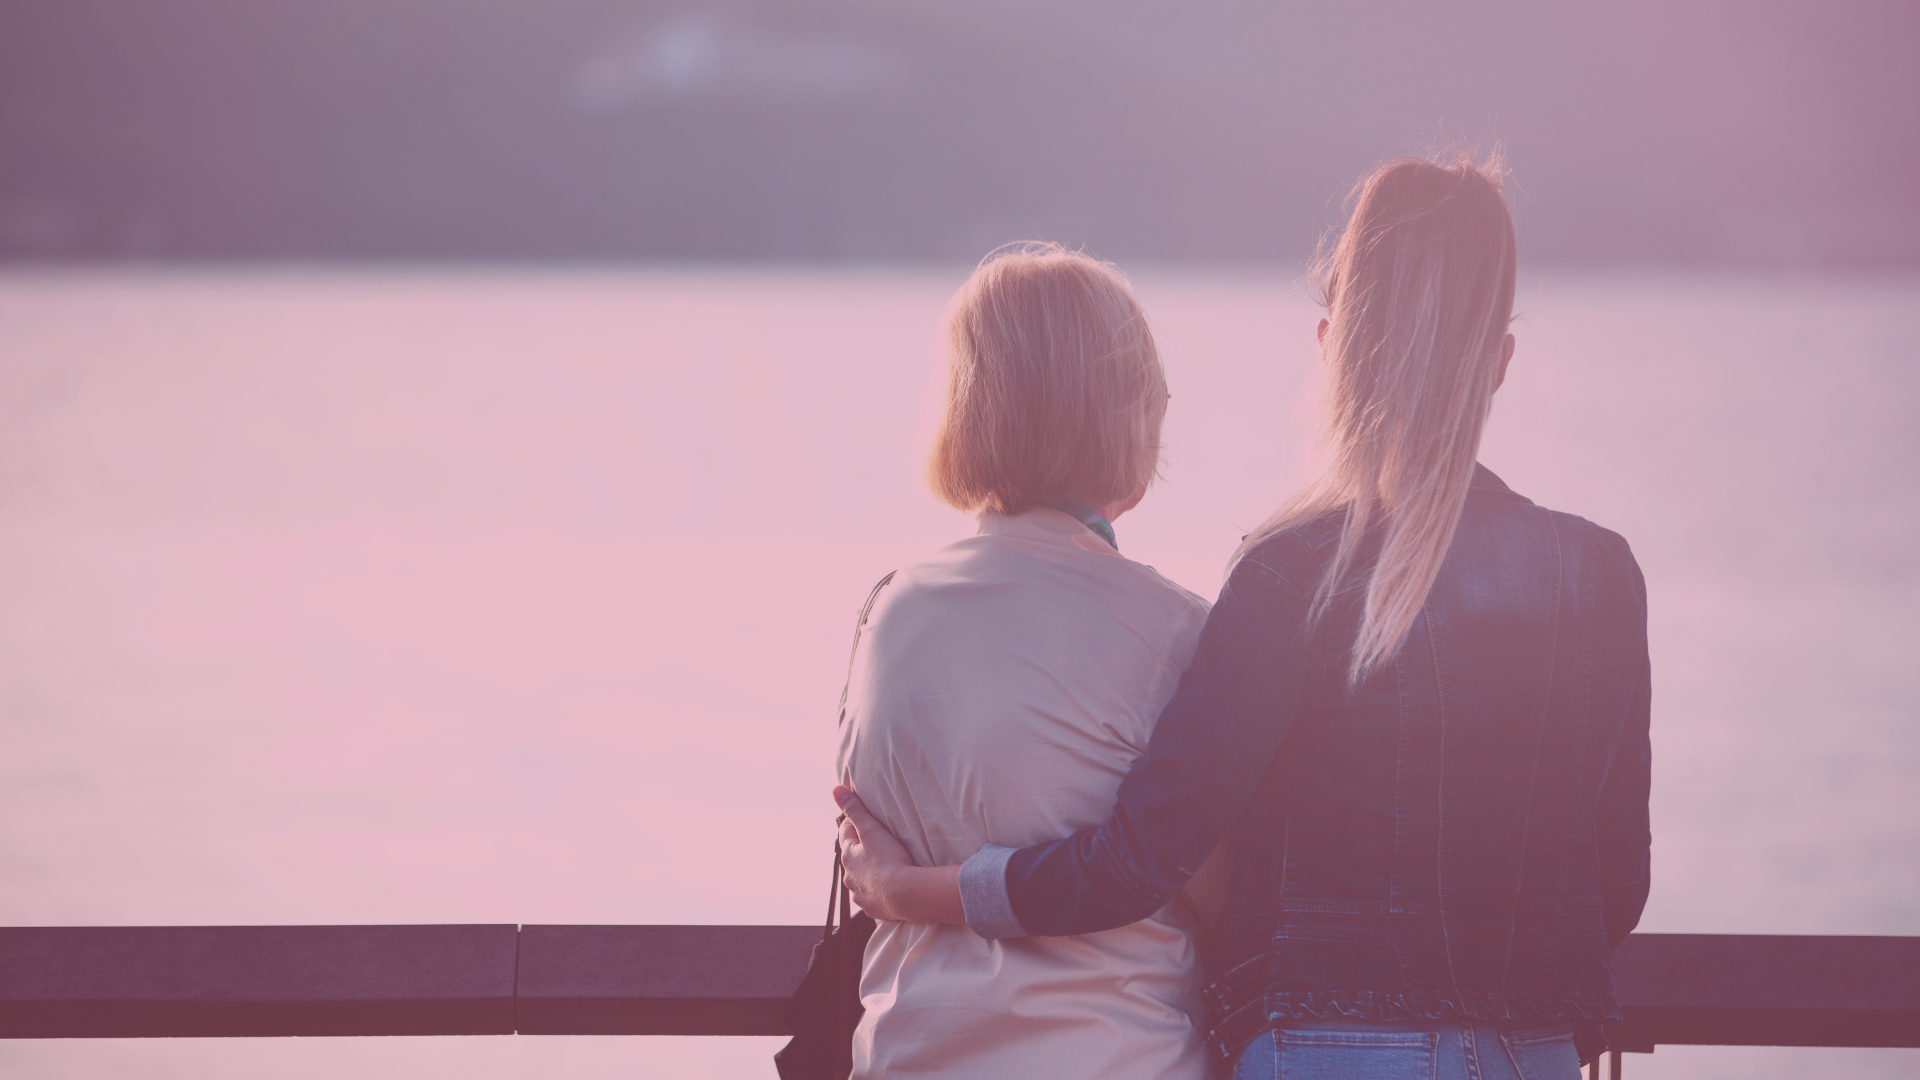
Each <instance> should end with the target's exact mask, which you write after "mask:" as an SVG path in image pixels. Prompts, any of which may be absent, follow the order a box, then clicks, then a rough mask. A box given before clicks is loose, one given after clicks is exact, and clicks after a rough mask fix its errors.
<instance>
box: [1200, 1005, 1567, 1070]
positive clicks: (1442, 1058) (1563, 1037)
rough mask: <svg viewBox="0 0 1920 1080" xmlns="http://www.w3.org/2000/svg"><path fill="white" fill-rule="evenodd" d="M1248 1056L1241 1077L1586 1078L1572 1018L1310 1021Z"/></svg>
mask: <svg viewBox="0 0 1920 1080" xmlns="http://www.w3.org/2000/svg"><path fill="white" fill-rule="evenodd" d="M1299 1025H1300V1026H1297V1027H1285V1028H1280V1029H1278V1030H1274V1031H1269V1032H1266V1033H1265V1034H1263V1035H1261V1036H1260V1037H1259V1038H1258V1039H1255V1040H1254V1041H1253V1043H1252V1045H1250V1046H1248V1047H1247V1048H1246V1050H1244V1051H1242V1052H1241V1054H1240V1062H1239V1064H1238V1065H1236V1066H1235V1067H1234V1070H1233V1080H1578V1077H1579V1076H1580V1058H1579V1055H1578V1054H1577V1053H1575V1051H1574V1049H1573V1029H1572V1028H1571V1027H1569V1026H1568V1025H1565V1024H1558V1025H1553V1026H1548V1027H1527V1028H1515V1027H1513V1026H1512V1025H1511V1024H1457V1023H1456V1024H1447V1023H1441V1022H1438V1021H1418V1020H1416V1021H1403V1022H1383V1021H1368V1020H1303V1021H1299Z"/></svg>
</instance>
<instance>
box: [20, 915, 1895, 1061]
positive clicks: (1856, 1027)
mask: <svg viewBox="0 0 1920 1080" xmlns="http://www.w3.org/2000/svg"><path fill="white" fill-rule="evenodd" d="M819 939H820V929H819V928H818V927H813V926H515V925H513V924H511V923H504V924H497V925H451V926H116V927H93V926H85V927H79V926H76V927H10V928H0V1038H12V1039H112V1038H148V1037H180V1036H197V1037H259V1036H284V1035H508V1034H514V1033H518V1034H522V1035H784V1034H787V1031H786V1028H785V1026H784V1025H783V1024H782V1023H781V1020H780V1009H781V1006H782V1005H783V1004H784V1003H785V1002H786V999H787V997H788V995H789V994H791V993H792V991H793V988H794V986H795V985H796V984H797V983H798V982H799V981H800V975H801V973H802V972H803V971H804V970H805V968H806V963H807V957H808V954H809V950H810V949H811V948H812V946H813V944H814V943H815V942H816V941H818V940H819ZM1614 970H1615V977H1616V980H1617V982H1618V985H1619V990H1620V997H1621V1000H1622V1003H1623V1009H1624V1012H1625V1019H1623V1020H1622V1021H1620V1022H1618V1023H1615V1024H1610V1025H1608V1038H1609V1041H1610V1042H1611V1043H1612V1045H1613V1046H1614V1048H1615V1050H1616V1053H1615V1055H1614V1059H1613V1062H1612V1065H1613V1074H1614V1075H1615V1076H1616V1077H1617V1076H1618V1075H1619V1058H1618V1051H1619V1050H1627V1051H1638V1052H1651V1051H1652V1050H1653V1048H1654V1047H1655V1046H1657V1045H1659V1044H1663V1043H1664V1044H1693V1045H1719V1046H1875V1047H1920V937H1790V936H1771V935H1743V934H1635V935H1633V936H1632V937H1630V938H1628V939H1627V941H1626V943H1625V944H1624V945H1622V946H1621V947H1620V949H1619V951H1618V952H1617V953H1615V954H1614Z"/></svg>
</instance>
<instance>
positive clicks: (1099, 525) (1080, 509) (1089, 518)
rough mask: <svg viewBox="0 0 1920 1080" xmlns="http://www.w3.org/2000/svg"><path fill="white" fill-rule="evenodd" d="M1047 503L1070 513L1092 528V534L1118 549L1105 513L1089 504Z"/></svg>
mask: <svg viewBox="0 0 1920 1080" xmlns="http://www.w3.org/2000/svg"><path fill="white" fill-rule="evenodd" d="M1047 505H1048V506H1049V507H1052V508H1053V509H1055V510H1058V511H1060V512H1061V513H1063V514H1067V515H1070V516H1071V517H1072V518H1073V520H1075V521H1078V522H1079V523H1080V524H1082V525H1085V526H1086V527H1087V528H1089V529H1092V530H1093V534H1094V535H1095V536H1098V537H1099V538H1100V539H1102V540H1105V541H1106V542H1107V544H1108V545H1109V546H1111V547H1112V548H1113V550H1115V551H1119V550H1120V541H1118V540H1115V539H1114V538H1113V522H1111V521H1108V520H1107V515H1105V514H1103V513H1101V512H1100V511H1098V510H1095V509H1094V508H1093V507H1091V506H1075V505H1074V504H1072V503H1048V504H1047Z"/></svg>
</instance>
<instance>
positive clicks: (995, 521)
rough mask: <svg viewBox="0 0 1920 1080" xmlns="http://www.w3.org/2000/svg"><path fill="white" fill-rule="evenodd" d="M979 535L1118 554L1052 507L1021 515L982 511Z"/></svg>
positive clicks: (1039, 508) (1072, 518)
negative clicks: (1017, 538) (1012, 537)
mask: <svg viewBox="0 0 1920 1080" xmlns="http://www.w3.org/2000/svg"><path fill="white" fill-rule="evenodd" d="M979 535H981V536H1017V537H1019V538H1021V539H1022V540H1037V541H1039V542H1040V543H1043V544H1052V545H1054V546H1055V547H1072V548H1081V549H1083V550H1086V551H1096V552H1099V553H1101V554H1103V555H1118V554H1119V552H1117V551H1115V550H1114V549H1113V547H1112V546H1111V545H1109V544H1108V543H1107V542H1106V541H1105V540H1102V539H1100V537H1098V536H1096V535H1094V532H1093V530H1092V529H1089V528H1087V527H1086V526H1085V525H1082V524H1080V522H1079V521H1078V520H1077V519H1075V518H1074V516H1073V515H1072V514H1068V513H1065V512H1063V511H1060V510H1055V509H1054V508H1053V507H1051V506H1036V507H1034V508H1033V509H1031V510H1027V511H1024V512H1022V513H1018V514H997V513H994V512H993V511H992V510H982V511H980V533H979Z"/></svg>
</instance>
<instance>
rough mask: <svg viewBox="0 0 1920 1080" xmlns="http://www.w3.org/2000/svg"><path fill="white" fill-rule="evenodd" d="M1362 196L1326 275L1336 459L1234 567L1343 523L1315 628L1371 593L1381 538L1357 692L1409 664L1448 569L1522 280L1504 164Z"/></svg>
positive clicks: (1402, 168) (1356, 670)
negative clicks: (1278, 541) (1333, 518)
mask: <svg viewBox="0 0 1920 1080" xmlns="http://www.w3.org/2000/svg"><path fill="white" fill-rule="evenodd" d="M1356 191H1357V193H1358V194H1357V197H1356V199H1355V204H1354V210H1353V217H1352V218H1351V219H1350V220H1349V221H1348V223H1347V228H1346V230H1345V232H1343V233H1342V234H1341V236H1340V240H1339V242H1338V244H1337V245H1336V246H1335V248H1334V250H1333V253H1332V255H1331V256H1330V257H1328V258H1326V259H1324V260H1322V263H1321V267H1320V271H1319V274H1318V279H1319V281H1318V284H1319V289H1320V293H1321V299H1322V300H1323V301H1324V302H1325V303H1326V305H1327V318H1328V322H1329V325H1328V327H1327V330H1326V334H1325V338H1324V342H1323V348H1324V350H1325V359H1326V364H1327V382H1328V393H1327V404H1328V415H1327V437H1328V442H1329V444H1330V450H1331V460H1330V462H1329V463H1328V467H1327V469H1326V471H1325V473H1323V474H1322V475H1321V477H1320V478H1319V479H1318V480H1317V481H1315V482H1314V483H1312V484H1309V485H1308V486H1307V487H1306V488H1305V489H1304V490H1302V491H1301V492H1300V493H1299V494H1298V495H1297V496H1295V497H1294V499H1293V500H1292V501H1291V502H1289V503H1288V504H1287V505H1286V506H1284V507H1282V508H1281V509H1280V510H1279V511H1278V512H1277V513H1275V514H1274V515H1273V516H1272V517H1271V518H1268V519H1267V520H1266V521H1265V522H1264V523H1262V524H1261V525H1260V527H1259V528H1257V529H1255V530H1254V531H1253V532H1252V533H1251V534H1249V535H1248V536H1247V538H1246V540H1245V541H1244V542H1242V544H1241V546H1240V550H1239V551H1238V552H1236V553H1235V560H1236V561H1237V560H1238V559H1239V558H1240V557H1241V556H1243V555H1245V554H1246V553H1247V552H1248V551H1250V550H1252V549H1253V548H1254V547H1255V546H1257V545H1258V544H1260V543H1261V542H1262V541H1264V540H1266V539H1267V538H1268V537H1271V536H1273V535H1275V534H1277V533H1281V532H1284V531H1286V530H1288V529H1292V528H1295V527H1297V526H1299V525H1303V524H1305V523H1307V522H1308V521H1311V520H1314V519H1315V518H1319V517H1321V516H1323V515H1326V514H1329V513H1333V512H1336V511H1345V520H1344V523H1343V524H1342V526H1341V532H1340V543H1339V546H1338V548H1337V549H1336V550H1335V553H1334V556H1333V559H1332V561H1331V562H1330V563H1329V564H1328V566H1327V568H1326V572H1325V574H1324V575H1323V577H1322V578H1321V580H1320V584H1319V588H1318V589H1317V591H1316V592H1315V594H1314V597H1313V604H1312V609H1311V611H1312V616H1311V617H1312V618H1313V619H1314V620H1315V621H1317V620H1319V619H1320V618H1321V617H1322V616H1323V615H1324V614H1325V613H1326V611H1327V608H1328V606H1329V605H1330V604H1331V603H1332V602H1333V600H1334V598H1335V596H1336V595H1337V594H1338V593H1339V592H1340V591H1341V589H1342V588H1343V586H1344V585H1345V584H1347V582H1348V579H1349V577H1355V581H1354V582H1353V584H1355V585H1357V584H1358V578H1357V576H1355V575H1356V571H1357V570H1361V569H1363V568H1360V567H1357V566H1356V565H1355V563H1356V559H1357V557H1358V556H1359V555H1360V553H1361V550H1362V547H1363V544H1364V542H1365V541H1366V540H1367V538H1368V535H1369V533H1370V532H1377V533H1378V534H1379V536H1378V539H1379V545H1380V546H1379V554H1378V556H1377V557H1376V558H1375V559H1374V561H1373V565H1372V567H1371V568H1370V570H1368V572H1367V573H1366V577H1365V581H1366V601H1365V604H1364V607H1363V614H1362V618H1361V622H1360V629H1359V635H1358V636H1357V637H1356V639H1355V640H1354V644H1353V653H1352V656H1351V658H1350V661H1349V664H1348V669H1347V678H1348V682H1349V684H1350V685H1357V684H1358V683H1359V682H1360V681H1361V680H1363V679H1365V678H1366V677H1367V676H1368V674H1370V673H1371V672H1372V671H1373V670H1374V669H1375V668H1376V667H1378V666H1379V665H1380V664H1382V663H1385V662H1387V661H1390V660H1391V659H1392V658H1393V656H1394V655H1395V654H1396V653H1398V652H1399V650H1400V646H1401V643H1402V642H1404V641H1405V640H1406V637H1407V633H1408V631H1409V630H1411V629H1412V627H1413V621H1414V620H1415V619H1416V618H1418V617H1419V615H1420V608H1421V606H1422V605H1423V604H1424V603H1426V598H1427V592H1428V591H1429V590H1430V589H1431V588H1432V587H1433V580H1434V578H1435V576H1437V575H1438V574H1439V572H1440V564H1441V562H1442V561H1443V560H1444V559H1445V558H1446V554H1447V547H1448V545H1449V544H1450V543H1451V542H1452V540H1453V531H1454V527H1455V526H1456V525H1457V524H1458V523H1459V520H1460V509H1461V507H1462V506H1463V505H1464V504H1465V502H1466V497H1467V487H1468V485H1469V484H1470V483H1471V481H1472V479H1473V468H1474V458H1475V456H1476V455H1477V453H1478V452H1479V448H1480V435H1481V432H1482V431H1484V430H1485V428H1486V422H1487V415H1488V412H1489V411H1490V410H1491V408H1492V404H1493V391H1494V388H1495V387H1496V386H1498V385H1499V382H1500V377H1501V369H1502V367H1503V359H1504V356H1505V342H1506V334H1507V324H1508V322H1509V321H1510V320H1511V319H1512V317H1513V294H1514V269H1515V268H1514V263H1515V243H1514V230H1513V217H1512V215H1511V214H1510V213H1509V212H1508V210H1507V204H1506V201H1505V199H1503V198H1502V197H1501V194H1500V170H1499V168H1498V166H1497V164H1493V163H1489V164H1485V165H1482V164H1477V163H1476V162H1475V161H1474V160H1473V158H1472V157H1471V156H1469V155H1463V156H1461V157H1460V158H1458V159H1457V160H1455V161H1453V162H1452V163H1450V164H1441V163H1436V162H1432V161H1426V160H1423V159H1420V158H1401V159H1399V160H1396V161H1390V162H1388V163H1386V164H1385V165H1382V166H1380V167H1379V168H1376V169H1374V170H1373V171H1372V172H1370V173H1368V174H1367V175H1366V176H1364V177H1362V178H1361V180H1360V183H1359V185H1358V186H1357V188H1356Z"/></svg>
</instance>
